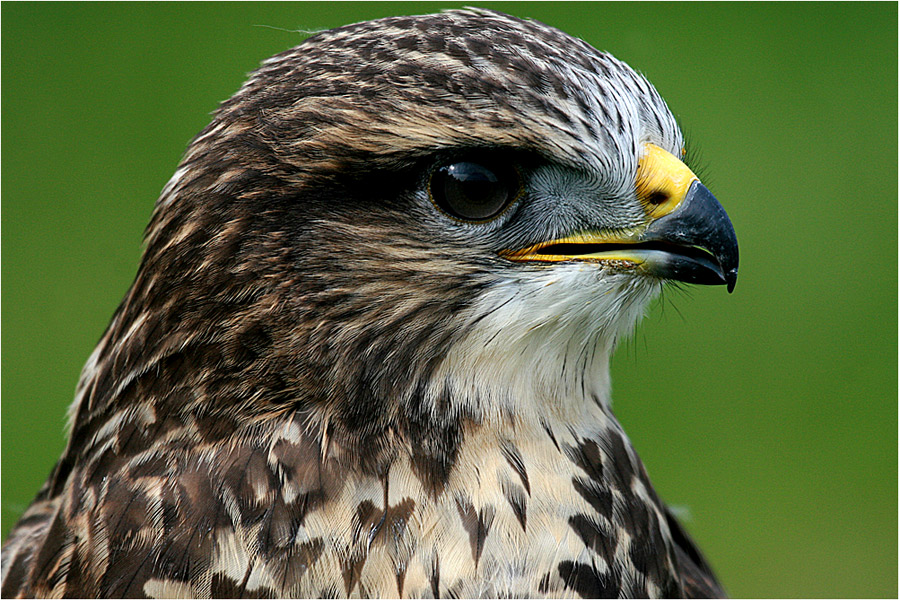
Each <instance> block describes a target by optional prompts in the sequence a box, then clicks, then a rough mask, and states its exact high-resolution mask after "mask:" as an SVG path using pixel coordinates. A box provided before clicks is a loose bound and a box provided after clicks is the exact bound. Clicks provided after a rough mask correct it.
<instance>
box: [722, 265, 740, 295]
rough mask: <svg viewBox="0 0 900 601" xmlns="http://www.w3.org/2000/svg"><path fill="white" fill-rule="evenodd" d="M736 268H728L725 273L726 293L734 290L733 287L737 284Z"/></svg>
mask: <svg viewBox="0 0 900 601" xmlns="http://www.w3.org/2000/svg"><path fill="white" fill-rule="evenodd" d="M737 275H738V274H737V268H734V269H730V270H729V271H728V273H727V274H725V283H726V284H727V288H728V294H731V293H732V292H734V287H735V285H736V284H737Z"/></svg>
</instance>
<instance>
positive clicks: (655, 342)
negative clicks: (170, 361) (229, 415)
mask: <svg viewBox="0 0 900 601" xmlns="http://www.w3.org/2000/svg"><path fill="white" fill-rule="evenodd" d="M469 4H471V2H469ZM478 5H479V6H486V7H492V8H498V9H500V10H504V11H506V12H509V13H512V14H515V15H518V16H522V17H532V18H535V19H538V20H541V21H544V22H546V23H549V24H551V25H554V26H556V27H558V28H560V29H563V30H565V31H567V32H568V33H570V34H573V35H575V36H578V37H581V38H583V39H585V40H587V41H589V42H590V43H592V44H593V45H594V46H596V47H598V48H600V49H603V50H608V51H610V52H611V53H613V54H614V55H615V56H617V57H618V58H620V59H623V60H625V61H626V62H628V63H629V64H631V65H632V66H634V67H635V68H637V69H639V70H640V71H642V72H643V73H644V74H645V75H647V77H648V78H649V79H650V80H651V81H652V82H653V83H654V84H655V85H656V86H657V88H658V89H659V91H660V92H661V93H662V95H663V97H664V98H666V99H667V101H668V102H669V105H670V106H671V108H672V110H673V111H674V112H675V114H676V115H678V116H679V118H680V120H681V122H682V124H683V127H684V128H685V130H686V132H687V134H688V138H689V141H690V144H691V145H692V146H693V147H695V149H696V147H699V149H700V154H701V157H702V163H703V165H704V167H705V169H704V172H703V174H704V179H705V181H706V183H707V184H708V185H709V186H710V187H711V189H712V190H713V192H714V193H715V194H716V196H717V197H718V198H719V199H720V201H721V202H722V203H723V204H724V205H725V207H726V209H727V210H728V213H729V214H730V216H731V218H732V221H733V223H734V225H735V228H736V230H737V233H738V237H739V240H740V245H741V275H740V280H739V282H738V286H737V289H736V291H735V293H734V294H733V295H731V296H729V295H727V294H726V293H725V290H724V289H723V288H699V287H696V288H691V289H689V290H688V291H687V292H679V291H676V290H673V291H670V292H669V293H667V294H666V295H665V296H664V297H663V299H662V300H661V301H660V302H658V303H656V305H655V306H654V307H653V309H652V310H651V311H650V313H649V315H648V317H647V319H645V320H644V322H643V324H642V325H641V326H640V328H639V329H638V332H637V333H636V335H635V336H634V338H633V339H632V340H631V341H629V342H628V343H626V344H624V345H623V346H622V348H620V349H619V352H618V354H617V356H616V358H615V360H614V386H615V391H614V398H615V401H616V405H615V408H616V411H617V413H618V414H619V416H620V418H621V419H622V421H623V422H624V424H625V427H626V430H627V431H628V432H629V434H630V436H631V438H632V439H633V441H634V443H635V445H636V446H637V448H638V450H639V452H640V453H641V455H642V457H643V459H644V461H645V462H646V464H647V468H648V470H649V472H650V474H651V476H652V478H653V480H654V482H655V484H656V486H657V488H658V490H659V492H660V493H661V495H662V496H663V497H664V498H665V499H666V500H667V501H668V502H669V503H672V504H674V505H677V506H682V507H686V508H687V509H688V510H689V513H690V517H689V519H688V521H687V524H688V527H689V529H690V530H691V531H692V533H693V534H694V536H695V538H697V539H698V541H699V542H700V544H701V546H702V547H703V549H704V550H705V552H706V553H707V555H708V556H709V557H710V559H711V561H712V563H713V564H714V565H715V567H716V568H717V570H718V572H719V575H720V576H721V578H722V580H723V582H724V583H725V585H726V587H727V589H728V590H729V592H730V593H731V594H732V595H734V596H739V597H740V596H751V597H896V596H897V592H898V591H897V565H898V564H897V515H898V513H897V262H896V257H897V206H898V204H897V200H898V197H897V5H896V4H894V3H881V4H862V3H853V4H838V3H829V4H799V5H797V4H777V5H771V4H749V5H748V4H740V5H726V4H684V3H675V4H664V5H659V4H649V3H637V4H605V3H598V4H578V3H561V2H560V3H553V4H550V3H536V4H529V3H504V4H492V3H479V4H478ZM452 6H457V5H454V4H450V3H446V4H443V3H442V4H422V3H410V4H389V3H378V4H367V3H360V4H357V3H354V4H317V3H304V4H288V3H279V4H215V3H203V4H187V5H186V4H181V3H166V4H125V3H122V4H120V3H108V4H102V5H100V4H69V3H64V4H55V3H51V4H25V3H3V5H2V144H3V151H4V152H3V161H2V184H3V188H2V285H3V294H2V334H3V344H2V399H3V403H2V529H3V534H4V536H5V534H6V533H7V532H8V531H9V529H10V528H11V527H12V525H13V523H14V522H15V520H16V519H17V517H18V515H19V514H20V513H21V511H22V510H23V509H24V508H25V507H26V505H27V504H28V502H29V501H30V500H31V498H32V496H33V495H34V494H35V492H36V491H37V489H38V488H39V487H40V485H41V483H42V482H43V480H44V478H45V477H46V475H47V474H48V472H49V471H50V469H51V466H52V465H53V463H54V461H55V459H56V457H57V456H58V455H59V453H60V452H61V451H62V449H63V446H64V425H65V417H64V416H65V411H66V407H67V405H68V404H69V402H70V400H71V398H72V395H73V391H74V387H75V383H76V381H77V378H78V374H79V371H80V369H81V366H82V364H83V363H84V361H85V360H86V359H87V356H88V355H89V354H90V352H91V350H92V348H93V345H94V343H95V342H96V341H97V339H98V338H99V336H100V334H101V333H102V331H103V329H104V327H105V326H106V323H107V321H108V319H109V318H110V316H111V315H112V312H113V310H114V309H115V307H116V305H117V304H118V302H119V300H120V299H121V297H122V296H123V294H124V293H125V291H126V289H127V287H128V285H129V284H130V282H131V280H132V278H133V276H134V273H135V269H136V267H137V264H138V258H139V255H140V251H141V236H142V231H143V228H144V226H145V224H146V222H147V220H148V218H149V216H150V212H151V209H152V206H153V202H154V200H155V199H156V197H157V195H158V193H159V191H160V189H161V188H162V186H163V185H164V184H165V182H166V181H167V180H168V178H169V177H170V176H171V174H172V173H173V172H174V170H175V166H176V164H177V162H178V160H179V157H180V155H181V153H182V151H183V150H184V148H185V146H186V144H187V142H188V141H189V140H190V139H191V137H192V136H193V135H194V134H195V133H197V132H198V131H199V130H200V129H201V128H202V127H203V126H204V125H206V123H207V122H208V120H209V116H208V115H209V113H210V111H212V110H213V109H214V108H215V107H216V105H217V103H219V102H220V101H222V100H224V99H226V98H228V97H229V96H230V95H231V94H232V93H234V92H235V91H236V90H237V89H238V87H239V86H240V84H241V82H242V81H243V79H244V77H245V74H246V73H247V72H248V71H250V70H252V69H253V68H254V67H255V66H256V65H257V64H258V63H259V62H260V61H261V60H263V59H265V58H266V57H268V56H270V55H271V54H274V53H276V52H279V51H281V50H284V49H286V48H288V47H290V46H293V45H295V44H297V43H299V42H300V41H301V40H302V39H303V37H304V35H303V34H300V33H298V32H297V31H298V30H304V31H308V30H318V29H327V28H331V27H335V26H338V25H342V24H345V23H349V22H354V21H360V20H366V19H371V18H377V17H383V16H389V15H396V14H416V13H422V12H433V11H436V10H438V9H440V8H443V7H452Z"/></svg>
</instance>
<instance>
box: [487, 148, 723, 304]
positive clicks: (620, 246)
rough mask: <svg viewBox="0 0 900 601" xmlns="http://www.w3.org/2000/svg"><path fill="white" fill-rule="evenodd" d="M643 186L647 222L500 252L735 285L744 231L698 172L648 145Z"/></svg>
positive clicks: (641, 169) (640, 183) (639, 192)
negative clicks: (737, 231) (740, 237)
mask: <svg viewBox="0 0 900 601" xmlns="http://www.w3.org/2000/svg"><path fill="white" fill-rule="evenodd" d="M636 191H637V195H638V199H639V200H640V201H641V204H642V206H643V208H644V211H645V213H646V214H647V216H648V219H649V221H648V223H647V225H646V226H645V227H643V228H637V229H633V230H623V231H596V232H594V231H588V232H582V233H578V234H574V235H571V236H566V237H564V238H559V239H556V240H548V241H546V242H540V243H538V244H534V245H531V246H529V247H526V248H523V249H519V250H504V251H501V253H500V254H501V256H503V257H505V258H507V259H509V260H511V261H518V262H527V261H539V262H560V261H581V262H589V263H602V264H605V265H608V266H610V267H614V268H616V269H620V270H625V271H635V272H638V273H645V274H647V275H652V276H655V277H659V278H663V279H669V280H678V281H682V282H688V283H691V284H707V285H718V284H725V285H726V286H727V289H728V292H731V291H732V290H734V286H735V283H736V282H737V273H738V243H737V236H736V235H735V233H734V228H733V227H732V225H731V221H730V220H729V219H728V215H727V214H726V213H725V209H723V208H722V205H720V204H719V201H717V200H716V198H715V196H713V195H712V193H711V192H710V191H709V189H707V188H706V186H704V185H703V184H701V183H700V180H699V179H697V176H696V175H694V174H693V172H691V170H690V169H688V167H687V166H686V165H685V164H684V163H682V162H681V161H680V160H678V159H677V158H675V156H673V155H672V154H670V153H668V152H666V151H665V150H663V149H661V148H659V147H658V146H654V145H652V144H647V145H646V146H645V154H644V157H643V158H642V159H641V162H640V165H639V168H638V177H637V182H636Z"/></svg>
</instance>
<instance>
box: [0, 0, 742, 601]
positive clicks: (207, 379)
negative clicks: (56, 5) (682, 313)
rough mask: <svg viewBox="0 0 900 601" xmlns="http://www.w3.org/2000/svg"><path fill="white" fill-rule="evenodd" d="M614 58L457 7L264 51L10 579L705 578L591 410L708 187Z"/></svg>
mask: <svg viewBox="0 0 900 601" xmlns="http://www.w3.org/2000/svg"><path fill="white" fill-rule="evenodd" d="M684 154H685V150H684V139H683V136H682V133H681V131H680V130H679V127H678V125H677V124H676V121H675V119H674V118H673V116H672V114H671V112H670V111H669V109H668V108H667V106H666V104H665V102H664V101H663V100H662V98H661V97H660V95H659V94H658V93H657V91H656V90H655V89H654V88H653V87H652V86H651V85H650V84H649V83H648V82H647V81H646V80H645V79H644V78H643V77H642V76H640V75H638V74H637V73H635V72H634V71H633V70H632V69H631V68H629V67H628V66H627V65H625V64H623V63H622V62H620V61H618V60H616V59H615V58H613V57H612V56H610V55H608V54H605V53H602V52H599V51H597V50H595V49H594V48H592V47H591V46H589V45H588V44H586V43H585V42H583V41H580V40H577V39H574V38H572V37H569V36H568V35H566V34H564V33H562V32H560V31H558V30H556V29H553V28H551V27H548V26H546V25H544V24H541V23H538V22H535V21H527V20H520V19H518V18H514V17H510V16H507V15H504V14H501V13H497V12H490V11H483V10H459V11H450V12H444V13H441V14H436V15H427V16H418V17H397V18H386V19H381V20H376V21H371V22H366V23H359V24H355V25H349V26H346V27H341V28H338V29H334V30H331V31H325V32H322V33H319V34H317V35H314V36H312V37H310V38H308V39H307V40H306V41H304V42H303V43H301V44H300V45H299V46H297V47H296V48H294V49H292V50H288V51H286V52H284V53H282V54H278V55H276V56H274V57H273V58H270V59H269V60H267V61H265V62H264V63H263V64H262V66H261V67H260V68H259V69H258V70H257V71H255V72H254V73H253V74H252V75H251V76H250V78H249V80H248V81H247V82H246V83H245V84H244V85H243V87H242V88H241V89H240V90H239V91H238V92H237V94H235V96H234V97H232V98H231V99H230V100H227V101H226V102H224V103H223V104H222V105H221V106H220V108H219V109H218V110H217V111H216V113H215V114H214V118H213V120H212V122H211V123H210V125H209V126H208V127H207V128H206V129H204V130H203V131H202V132H201V133H200V134H199V135H198V136H197V137H196V138H195V139H194V140H193V141H192V142H191V144H190V146H189V147H188V149H187V151H186V154H185V156H184V159H183V161H182V162H181V164H180V166H179V167H178V169H177V171H176V172H175V174H174V176H173V177H172V179H171V180H170V181H169V182H168V184H167V185H166V186H165V188H164V189H163V191H162V193H161V196H160V198H159V200H158V202H157V204H156V207H155V210H154V213H153V216H152V218H151V221H150V224H149V227H148V229H147V233H146V240H145V250H144V253H143V256H142V259H141V264H140V267H139V270H138V273H137V276H136V278H135V281H134V283H133V284H132V286H131V288H130V289H129V291H128V293H127V294H126V296H125V298H124V300H123V301H122V303H121V305H120V306H119V308H118V309H117V310H116V312H115V314H114V315H113V318H112V321H111V323H110V324H109V327H108V328H107V330H106V332H105V333H104V335H103V337H102V338H101V340H100V342H99V343H98V345H97V347H96V350H95V351H94V352H93V354H92V355H91V356H90V358H89V359H88V361H87V364H86V365H85V367H84V370H83V372H82V375H81V379H80V382H79V384H78V387H77V390H76V398H75V401H74V403H73V405H72V410H71V431H70V436H69V441H68V446H67V448H66V450H65V451H64V453H63V455H62V457H61V458H60V460H59V462H58V463H57V465H56V467H55V468H54V469H53V471H52V473H51V475H50V477H49V479H48V480H47V483H46V484H45V486H44V487H43V488H42V489H41V491H40V492H39V493H38V495H37V498H36V499H35V500H34V502H33V503H32V505H31V506H30V507H29V508H28V510H27V511H26V512H25V514H24V515H23V517H22V518H21V521H20V522H19V523H18V525H17V526H16V527H15V528H14V529H13V531H12V533H11V534H10V535H9V537H8V539H7V541H6V543H5V545H4V547H3V585H2V593H3V595H4V596H9V597H13V596H40V597H62V596H67V597H71V596H75V597H98V596H99V597H244V596H252V597H335V596H337V597H376V596H377V597H523V596H524V597H569V596H572V597H574V596H581V597H621V596H632V597H657V596H662V597H678V596H688V597H708V596H713V597H718V596H722V595H723V594H724V593H723V590H722V588H721V587H720V585H719V584H718V582H717V580H716V578H715V576H714V575H713V573H712V571H711V570H710V567H709V565H708V564H707V562H706V561H705V560H704V558H703V556H702V555H701V554H700V552H699V551H698V550H697V548H696V546H695V545H694V544H693V543H692V542H691V539H690V538H689V537H688V535H687V534H686V533H685V531H684V530H683V528H682V527H681V526H680V525H679V523H678V522H677V521H676V520H675V518H674V517H673V515H672V513H671V512H670V511H669V510H668V509H667V508H666V506H665V505H664V504H663V502H662V501H661V500H660V499H659V497H658V496H657V494H656V492H655V491H654V489H653V486H652V484H651V483H650V481H649V479H648V477H647V473H646V471H645V469H644V467H643V465H642V463H641V461H640V459H639V458H638V456H637V454H636V453H635V450H634V448H633V447H632V445H631V443H630V442H629V440H628V438H627V436H626V435H625V433H624V432H623V431H622V428H621V426H620V425H619V423H618V422H617V421H616V418H615V417H614V415H613V413H612V411H611V409H610V381H609V360H610V355H611V353H612V352H613V349H614V347H615V346H616V343H617V342H618V341H619V340H620V339H621V338H622V337H623V336H625V335H627V334H628V333H629V332H630V330H631V329H632V328H633V326H634V324H635V322H636V321H637V320H638V318H639V317H640V316H641V314H642V312H643V311H644V309H645V307H646V306H647V304H648V302H649V301H650V300H651V299H653V298H654V297H655V296H656V295H657V294H658V293H659V292H660V290H661V289H662V288H663V286H664V285H665V284H666V282H668V281H677V282H687V283H697V284H724V285H726V286H727V288H728V290H729V291H730V290H731V289H732V288H733V286H734V284H735V281H736V278H737V269H738V250H737V240H736V237H735V234H734V230H733V228H732V226H731V223H730V222H729V219H728V217H727V215H726V214H725V211H724V210H723V208H722V207H721V205H720V204H719V203H718V202H717V201H716V199H715V198H714V197H713V195H712V194H711V193H710V192H709V190H708V189H707V188H706V187H704V186H703V185H702V184H701V183H700V181H699V180H698V178H697V177H696V176H695V175H694V174H693V172H692V171H691V170H690V169H689V168H688V167H687V166H686V164H685V163H684V162H683V160H682V159H683V156H684Z"/></svg>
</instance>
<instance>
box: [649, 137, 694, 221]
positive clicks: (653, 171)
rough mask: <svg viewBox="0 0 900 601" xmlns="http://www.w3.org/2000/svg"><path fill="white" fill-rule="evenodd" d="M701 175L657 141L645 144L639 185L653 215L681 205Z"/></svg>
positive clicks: (650, 213) (650, 215)
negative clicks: (697, 174)
mask: <svg viewBox="0 0 900 601" xmlns="http://www.w3.org/2000/svg"><path fill="white" fill-rule="evenodd" d="M697 179H698V178H697V176H696V175H694V172H693V171H691V170H690V169H688V166H687V165H685V164H684V163H682V162H681V161H680V160H679V159H678V158H677V157H676V156H675V155H673V154H672V153H670V152H666V151H665V150H663V149H662V148H660V147H659V146H656V145H655V144H644V156H643V157H641V159H640V161H639V162H638V172H637V179H636V181H635V189H636V191H637V196H638V200H640V201H641V204H642V205H643V206H644V210H645V211H646V212H647V215H648V216H649V217H650V218H651V219H659V218H660V217H663V216H664V215H668V214H669V213H671V212H672V211H674V210H675V209H676V208H678V205H680V204H681V201H682V200H684V197H685V196H686V195H687V192H688V189H689V188H690V187H691V184H692V183H694V181H695V180H697Z"/></svg>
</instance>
